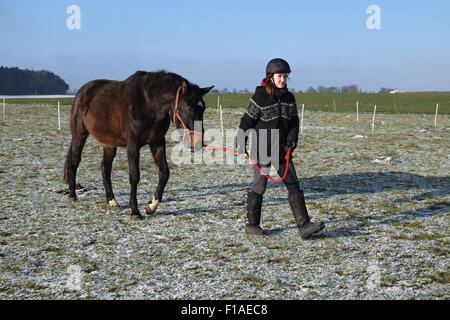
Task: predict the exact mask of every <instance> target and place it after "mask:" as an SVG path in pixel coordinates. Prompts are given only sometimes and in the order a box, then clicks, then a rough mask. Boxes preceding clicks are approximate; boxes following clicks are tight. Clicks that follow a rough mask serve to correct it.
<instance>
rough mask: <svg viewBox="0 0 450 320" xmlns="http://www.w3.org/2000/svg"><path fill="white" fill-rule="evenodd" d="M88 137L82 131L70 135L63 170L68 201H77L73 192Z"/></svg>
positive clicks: (86, 133) (87, 134)
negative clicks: (67, 190) (67, 186)
mask: <svg viewBox="0 0 450 320" xmlns="http://www.w3.org/2000/svg"><path fill="white" fill-rule="evenodd" d="M88 136H89V133H88V132H87V131H83V132H81V134H79V135H74V134H72V141H71V142H70V147H69V152H68V153H67V158H66V164H65V169H64V179H65V181H66V183H67V184H68V185H69V199H70V200H77V195H76V192H75V188H76V175H77V169H78V166H79V165H80V161H81V152H82V151H83V147H84V144H85V143H86V139H87V138H88Z"/></svg>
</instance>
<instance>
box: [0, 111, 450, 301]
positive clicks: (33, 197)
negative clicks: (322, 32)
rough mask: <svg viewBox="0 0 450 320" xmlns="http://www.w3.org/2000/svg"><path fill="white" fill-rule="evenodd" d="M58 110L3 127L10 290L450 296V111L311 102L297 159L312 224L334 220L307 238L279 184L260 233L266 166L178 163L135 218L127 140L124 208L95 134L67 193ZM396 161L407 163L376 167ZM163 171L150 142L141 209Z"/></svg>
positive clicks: (1, 292) (65, 294)
mask: <svg viewBox="0 0 450 320" xmlns="http://www.w3.org/2000/svg"><path fill="white" fill-rule="evenodd" d="M55 110H56V109H55V108H54V107H51V106H47V107H42V106H41V107H36V106H20V105H17V106H15V107H14V108H8V111H9V112H10V113H9V114H8V115H7V119H8V120H7V121H6V123H2V125H1V126H0V133H1V138H0V181H1V184H0V188H1V190H0V191H1V192H0V201H1V204H2V210H1V211H0V260H1V264H0V268H1V270H0V271H1V272H0V299H30V298H34V299H131V298H132V299H226V298H228V299H231V298H236V299H430V298H431V299H449V294H448V292H449V290H448V285H449V263H448V256H449V250H448V248H449V209H450V197H449V193H448V190H450V180H449V161H448V160H449V159H448V150H449V149H448V147H449V131H448V127H449V126H450V121H449V119H448V117H446V116H442V118H440V119H439V126H438V127H434V126H433V123H432V122H433V119H431V118H430V119H428V118H424V117H422V116H421V115H404V114H402V115H384V114H379V115H377V121H376V122H375V128H376V131H375V134H374V135H372V134H371V127H370V124H371V120H372V119H371V114H360V119H359V122H356V121H355V119H354V117H353V116H352V115H351V114H342V113H341V114H334V113H325V112H309V111H306V112H305V119H304V131H303V133H304V134H303V135H302V136H301V137H300V140H299V146H298V148H297V149H296V150H295V152H294V163H295V165H296V169H297V173H298V175H299V177H300V178H301V187H302V188H303V189H304V190H305V194H306V200H307V205H308V208H309V212H310V215H311V218H312V220H313V221H325V222H326V228H325V230H324V232H323V234H322V235H321V236H317V237H314V238H313V239H312V240H307V241H303V240H301V239H300V237H299V236H298V232H297V229H296V227H295V225H294V219H293V216H292V213H291V211H290V208H289V204H288V202H287V191H286V189H285V187H284V186H283V185H282V184H281V185H280V184H276V183H271V182H269V183H268V188H267V192H266V194H265V195H264V202H263V210H262V226H263V228H265V229H267V230H269V233H270V235H269V236H266V237H256V236H247V235H245V233H244V231H243V227H244V224H245V204H246V202H245V201H246V198H245V196H246V192H247V190H248V189H249V188H250V186H251V179H252V169H251V165H235V164H226V163H225V161H224V163H223V164H211V165H210V164H208V165H198V164H182V165H175V164H173V163H171V164H170V165H171V176H170V179H169V183H168V185H167V187H166V192H165V193H164V198H163V201H162V203H161V204H160V206H159V208H158V211H157V213H156V214H155V215H152V216H148V217H146V219H144V220H143V221H134V220H131V219H130V218H129V214H130V212H129V208H128V205H127V204H128V196H129V182H128V171H127V170H128V164H127V159H126V156H125V152H124V151H123V150H121V149H119V152H118V155H117V157H116V159H115V161H114V164H113V174H112V180H113V187H114V191H115V194H116V199H117V201H118V203H119V204H120V205H121V209H119V210H110V209H109V208H108V206H107V204H106V201H105V196H104V191H103V185H102V179H101V172H100V169H99V165H100V162H101V155H102V149H101V147H100V146H99V145H98V144H97V143H95V142H94V140H93V139H92V138H90V139H89V140H88V142H87V144H86V146H85V149H84V152H83V158H82V162H81V165H80V168H79V171H78V177H77V178H78V182H79V183H80V184H81V185H82V186H83V187H84V188H82V189H80V191H79V201H78V202H69V201H68V200H67V195H66V194H64V192H59V191H61V190H64V189H65V187H66V186H65V185H64V183H63V182H62V177H63V168H64V161H65V155H66V152H67V148H68V145H69V142H70V134H69V124H68V121H67V120H66V121H63V122H62V130H61V131H60V132H59V131H58V130H57V129H58V127H57V118H56V117H55V115H56V113H55ZM242 112H244V110H232V111H228V110H224V127H225V128H237V126H238V123H239V118H240V114H242ZM205 117H206V121H205V129H208V128H220V122H219V118H218V115H217V112H216V110H209V109H208V110H207V112H206V115H205ZM62 119H69V107H68V106H66V107H63V108H62ZM424 127H426V128H428V130H425V131H422V130H420V128H424ZM171 130H173V129H171ZM169 136H170V132H169V135H168V137H169ZM174 146H175V143H174V142H171V141H168V154H169V156H170V152H171V150H172V149H173V148H174ZM381 156H383V157H386V158H387V157H390V158H391V159H394V160H396V161H393V162H390V163H386V164H379V163H374V162H373V160H374V159H377V158H378V157H381ZM156 179H157V171H156V169H155V167H154V165H153V160H152V159H151V155H150V152H149V150H148V148H143V149H142V152H141V182H140V184H139V188H138V200H139V205H140V209H141V211H142V212H144V206H145V204H146V203H147V201H148V200H150V199H151V197H152V194H153V192H154V189H155V188H156V182H157V180H156Z"/></svg>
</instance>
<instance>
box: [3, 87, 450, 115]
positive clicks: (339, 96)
mask: <svg viewBox="0 0 450 320" xmlns="http://www.w3.org/2000/svg"><path fill="white" fill-rule="evenodd" d="M218 96H219V94H208V95H206V96H205V103H206V105H207V106H208V107H217V97H218ZM251 96H252V94H251V93H240V94H224V95H223V94H220V97H221V100H220V103H221V104H222V106H223V107H224V108H242V107H246V106H247V105H248V101H249V99H250V98H251ZM295 98H296V101H297V105H298V106H301V105H302V104H305V108H306V109H307V110H316V111H332V112H356V102H357V101H358V102H359V111H360V112H370V111H373V108H374V105H377V112H383V113H425V114H434V113H435V111H436V104H437V103H438V104H439V110H438V111H439V113H440V114H450V92H408V93H396V94H390V93H296V94H295ZM6 101H7V103H9V104H37V103H39V104H49V105H56V104H57V103H58V101H60V103H61V104H66V105H70V104H72V101H73V98H64V99H7V100H6ZM335 106H336V107H335Z"/></svg>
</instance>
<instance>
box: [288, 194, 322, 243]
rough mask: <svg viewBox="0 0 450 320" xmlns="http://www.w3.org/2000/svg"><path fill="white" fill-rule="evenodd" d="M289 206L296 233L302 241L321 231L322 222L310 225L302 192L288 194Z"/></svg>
mask: <svg viewBox="0 0 450 320" xmlns="http://www.w3.org/2000/svg"><path fill="white" fill-rule="evenodd" d="M289 204H290V205H291V209H292V213H293V214H294V218H295V222H296V223H297V227H298V232H299V233H300V236H301V237H302V238H303V239H307V238H309V237H310V236H312V235H313V234H314V233H317V232H319V231H321V230H322V229H323V228H324V227H325V224H324V223H323V222H318V223H312V222H310V221H309V216H308V210H307V209H306V205H305V196H304V195H303V191H302V190H300V192H297V193H293V194H289Z"/></svg>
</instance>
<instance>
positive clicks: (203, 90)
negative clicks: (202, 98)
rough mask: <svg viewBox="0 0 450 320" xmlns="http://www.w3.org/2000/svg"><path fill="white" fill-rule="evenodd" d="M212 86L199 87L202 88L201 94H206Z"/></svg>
mask: <svg viewBox="0 0 450 320" xmlns="http://www.w3.org/2000/svg"><path fill="white" fill-rule="evenodd" d="M212 88H214V86H211V87H207V88H202V89H201V90H202V94H203V95H205V94H207V93H208V92H210V91H211V89H212Z"/></svg>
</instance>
